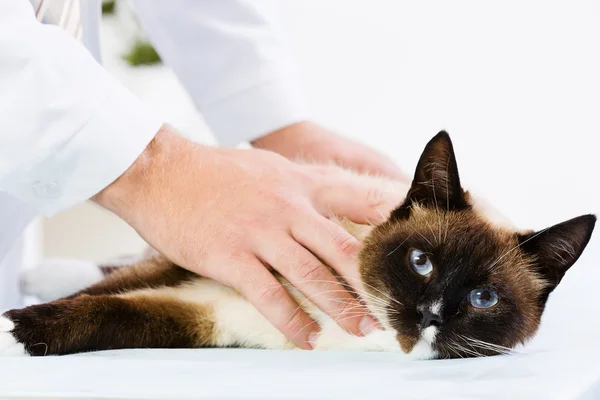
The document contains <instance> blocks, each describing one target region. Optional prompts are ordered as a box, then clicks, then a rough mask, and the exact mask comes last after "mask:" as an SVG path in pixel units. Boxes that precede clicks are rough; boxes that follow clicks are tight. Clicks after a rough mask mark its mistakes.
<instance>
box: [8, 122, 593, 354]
mask: <svg viewBox="0 0 600 400" xmlns="http://www.w3.org/2000/svg"><path fill="white" fill-rule="evenodd" d="M356 179H363V180H370V181H371V183H372V184H377V185H383V186H384V187H385V189H386V190H394V188H396V190H404V192H405V193H403V194H405V195H406V196H405V200H404V201H403V202H402V204H399V205H398V207H397V208H396V209H395V210H393V211H392V212H391V213H390V215H389V218H388V219H387V220H386V221H385V222H383V223H381V224H379V225H377V226H371V225H358V224H355V223H351V222H349V221H346V220H341V219H335V218H334V220H335V221H336V222H337V223H339V224H340V225H341V226H343V227H344V228H345V229H346V230H348V231H349V232H350V233H351V234H352V235H354V236H355V237H357V238H359V239H360V240H361V242H362V248H361V251H360V254H359V265H360V274H361V279H362V286H363V287H364V288H365V292H364V293H355V294H356V295H357V296H358V297H360V298H361V299H362V300H363V301H364V303H365V304H366V305H367V307H368V308H369V309H370V311H371V312H372V314H373V315H374V316H375V317H376V318H377V319H378V320H379V322H380V323H381V325H382V326H383V328H384V329H383V330H382V331H375V332H373V333H371V334H369V335H367V336H365V337H357V336H352V335H351V334H349V333H347V332H346V331H344V330H343V329H342V328H340V327H339V326H338V325H337V324H336V322H335V321H334V320H333V319H332V318H330V317H329V316H327V315H326V314H325V313H323V312H322V311H321V310H319V309H318V308H317V307H316V306H315V305H314V304H313V303H311V301H310V299H307V298H305V297H304V296H303V295H302V294H301V293H300V292H298V291H297V290H295V289H294V288H293V286H292V285H290V284H289V282H287V281H285V279H283V278H282V277H280V276H278V279H279V280H280V281H281V282H282V283H284V284H285V287H286V288H288V290H289V292H290V294H291V295H292V296H293V297H294V298H295V299H296V301H297V302H298V304H300V306H301V307H302V308H303V309H304V310H305V311H306V312H307V313H308V314H309V315H310V316H311V317H312V318H313V319H314V320H315V321H316V322H317V323H318V324H319V325H320V327H321V333H320V334H319V336H318V339H317V341H316V345H315V349H317V350H319V349H357V350H365V351H397V352H400V353H403V354H405V355H406V356H407V357H409V358H415V359H433V358H455V357H473V356H485V355H494V354H504V353H508V352H510V351H511V349H513V348H514V347H515V346H516V345H519V344H522V343H525V342H526V341H527V340H528V339H530V338H532V337H533V335H534V334H535V332H536V330H537V329H538V326H539V324H540V318H541V316H542V313H543V311H544V307H545V305H546V301H547V299H548V296H549V295H550V293H551V292H552V291H553V290H554V288H556V286H557V285H558V284H559V283H560V281H561V279H562V278H563V276H564V274H565V272H566V271H567V270H568V269H569V268H570V267H571V266H572V265H573V264H574V263H575V262H576V261H577V259H578V258H579V256H580V255H581V253H582V252H583V250H584V249H585V247H586V245H587V243H588V241H589V240H590V237H591V235H592V231H593V229H594V225H595V221H596V218H595V216H593V215H583V216H579V217H577V218H573V219H571V220H568V221H565V222H562V223H559V224H557V225H554V226H552V227H550V228H547V229H544V230H541V231H538V232H534V231H531V230H520V229H516V228H514V227H512V226H511V225H509V224H507V223H505V222H504V221H503V220H502V219H500V218H498V217H497V216H496V215H493V214H492V213H491V212H490V210H489V208H488V207H487V206H485V205H484V204H483V203H482V202H481V201H480V200H478V199H475V198H474V197H473V196H471V195H470V194H469V193H468V192H467V191H465V190H463V188H462V186H461V183H460V179H459V174H458V167H457V163H456V159H455V155H454V150H453V147H452V143H451V141H450V137H449V136H448V134H447V133H446V132H444V131H442V132H440V133H439V134H437V135H436V136H435V137H434V138H433V139H431V141H429V143H428V144H427V145H426V147H425V150H424V151H423V153H422V155H421V157H420V160H419V162H418V164H417V166H416V171H415V174H414V180H413V182H412V185H411V187H410V189H409V190H408V193H406V189H400V188H401V186H400V185H399V184H396V183H394V182H393V181H390V180H387V179H385V178H382V177H372V176H364V175H356ZM83 267H86V265H84V266H83ZM59 269H60V268H59ZM71 270H73V268H71ZM50 271H52V270H50ZM84 271H87V272H86V273H87V282H85V281H84V283H83V286H85V285H86V283H89V284H91V286H89V287H87V288H83V289H82V290H80V291H78V292H77V293H74V294H71V293H64V294H65V295H68V296H66V297H63V298H61V299H58V300H54V301H50V302H48V303H45V304H38V305H33V306H30V307H26V308H23V309H15V310H11V311H8V312H6V313H4V314H3V316H2V317H0V355H31V356H44V355H60V354H71V353H78V352H86V351H94V350H107V349H125V348H202V347H251V348H262V349H294V348H295V346H294V344H293V343H292V342H290V341H289V340H288V339H286V337H285V336H284V335H283V334H282V333H281V332H279V331H278V330H277V329H276V328H275V327H273V326H272V325H271V324H270V323H269V322H268V321H267V320H266V319H265V318H264V317H263V316H262V315H261V314H260V313H259V312H258V311H257V310H256V309H255V308H254V307H253V306H252V304H251V303H249V302H248V301H247V300H246V299H244V297H242V296H241V295H240V294H239V293H238V292H237V291H236V290H234V289H232V288H230V287H227V286H224V285H221V284H220V283H218V282H215V281H213V280H211V279H208V278H204V277H202V276H198V275H195V274H194V273H192V272H189V271H187V270H185V269H183V268H181V267H179V266H177V265H175V264H173V263H172V262H170V261H169V260H167V259H166V258H164V257H163V256H161V255H154V256H151V257H147V258H145V259H143V260H141V261H139V262H137V263H134V264H133V265H129V266H121V267H102V266H96V265H91V264H87V267H86V268H81V269H80V271H79V273H80V274H81V273H83V272H84ZM46 272H47V271H46ZM74 272H77V271H74ZM31 273H33V274H39V273H40V271H38V270H34V271H33V272H31V271H30V275H29V277H30V278H28V279H29V280H31ZM90 274H91V275H90ZM84 275H85V274H84ZM46 276H48V275H46ZM62 279H72V277H61V276H59V275H57V274H55V275H54V276H51V279H50V280H51V281H52V280H53V281H60V280H62ZM25 283H26V287H27V282H25ZM30 283H31V282H30ZM50 284H51V282H48V285H50ZM38 287H39V285H38ZM348 288H349V289H350V290H352V288H351V286H350V285H348ZM36 294H37V293H36Z"/></svg>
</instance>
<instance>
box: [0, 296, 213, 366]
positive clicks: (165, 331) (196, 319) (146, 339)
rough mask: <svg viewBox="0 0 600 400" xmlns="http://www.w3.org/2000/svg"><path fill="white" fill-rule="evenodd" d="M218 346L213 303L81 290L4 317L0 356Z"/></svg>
mask: <svg viewBox="0 0 600 400" xmlns="http://www.w3.org/2000/svg"><path fill="white" fill-rule="evenodd" d="M215 345H216V343H215V331H214V323H213V319H212V310H211V309H210V307H206V306H202V305H199V304H193V303H186V302H181V301H178V300H177V299H172V298H168V297H158V296H144V295H137V294H135V293H132V294H127V295H102V296H87V295H82V296H79V297H76V298H73V299H68V300H59V301H54V302H51V303H46V304H38V305H34V306H30V307H26V308H22V309H16V310H11V311H7V312H6V313H4V314H3V315H2V316H1V317H0V356H4V355H7V356H8V355H33V356H44V355H62V354H73V353H79V352H85V351H94V350H110V349H127V348H193V347H212V346H215Z"/></svg>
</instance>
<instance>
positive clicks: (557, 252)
mask: <svg viewBox="0 0 600 400" xmlns="http://www.w3.org/2000/svg"><path fill="white" fill-rule="evenodd" d="M595 224H596V217H595V216H594V215H591V214H590V215H582V216H580V217H577V218H573V219H570V220H568V221H565V222H561V223H560V224H556V225H554V226H551V227H550V228H548V229H544V230H541V231H539V232H534V233H531V234H528V235H519V243H520V248H521V249H522V250H524V251H525V252H527V253H529V254H531V255H533V256H534V259H535V261H534V269H535V270H536V272H538V273H539V274H540V275H541V276H542V277H543V278H544V279H545V280H546V281H547V282H548V284H549V286H548V290H547V291H546V292H547V293H546V297H547V295H548V294H550V292H551V291H552V290H554V288H555V287H556V286H557V285H558V284H559V283H560V281H561V279H562V278H563V276H564V275H565V272H567V270H568V269H569V268H571V266H572V265H573V264H574V263H575V261H577V259H578V258H579V256H580V255H581V253H582V252H583V250H584V249H585V246H586V245H587V244H588V242H589V240H590V237H591V236H592V231H593V230H594V226H595ZM544 301H545V299H544Z"/></svg>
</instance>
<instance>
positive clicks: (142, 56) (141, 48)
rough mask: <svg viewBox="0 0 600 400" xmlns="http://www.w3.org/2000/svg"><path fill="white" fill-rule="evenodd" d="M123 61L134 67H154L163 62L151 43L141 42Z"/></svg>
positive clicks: (134, 46) (138, 42) (137, 42)
mask: <svg viewBox="0 0 600 400" xmlns="http://www.w3.org/2000/svg"><path fill="white" fill-rule="evenodd" d="M123 59H124V60H125V61H127V62H128V63H129V65H132V66H134V67H135V66H138V65H153V64H158V63H160V62H161V60H160V56H159V55H158V53H157V52H156V50H154V47H153V46H152V45H151V44H150V43H148V42H144V41H141V40H138V41H136V42H135V44H134V45H133V47H132V48H131V50H129V52H128V53H127V54H125V55H123Z"/></svg>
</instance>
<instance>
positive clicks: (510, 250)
mask: <svg viewBox="0 0 600 400" xmlns="http://www.w3.org/2000/svg"><path fill="white" fill-rule="evenodd" d="M548 229H550V228H546V229H542V230H541V231H539V232H538V233H536V234H535V235H533V236H531V237H530V238H528V239H527V240H524V241H523V242H522V243H519V244H517V245H516V246H514V247H513V248H511V249H509V250H508V251H506V252H505V253H504V254H502V255H501V256H500V257H498V259H497V260H496V261H494V262H493V263H492V265H490V266H489V267H488V269H489V270H491V269H492V268H494V267H495V266H496V265H497V264H498V263H499V262H500V261H501V260H502V259H503V258H504V257H506V256H507V255H508V254H510V252H512V251H513V250H515V249H518V248H519V247H521V246H522V245H524V244H525V243H527V242H529V241H530V240H532V239H535V238H536V237H537V236H539V235H541V234H542V233H544V232H546V231H547V230H548Z"/></svg>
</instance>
